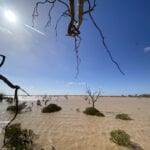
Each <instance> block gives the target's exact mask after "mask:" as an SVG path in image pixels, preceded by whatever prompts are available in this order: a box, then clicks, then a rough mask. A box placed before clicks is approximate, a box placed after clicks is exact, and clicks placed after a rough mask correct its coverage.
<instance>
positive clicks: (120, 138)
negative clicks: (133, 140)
mask: <svg viewBox="0 0 150 150" xmlns="http://www.w3.org/2000/svg"><path fill="white" fill-rule="evenodd" d="M110 134H111V140H112V141H113V142H114V143H116V144H118V145H121V146H129V145H130V136H129V135H128V134H127V133H126V132H125V131H123V130H114V131H112V132H111V133H110Z"/></svg>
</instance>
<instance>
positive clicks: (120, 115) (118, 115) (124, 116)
mask: <svg viewBox="0 0 150 150" xmlns="http://www.w3.org/2000/svg"><path fill="white" fill-rule="evenodd" d="M116 119H121V120H132V119H131V118H130V117H129V116H128V114H117V115H116Z"/></svg>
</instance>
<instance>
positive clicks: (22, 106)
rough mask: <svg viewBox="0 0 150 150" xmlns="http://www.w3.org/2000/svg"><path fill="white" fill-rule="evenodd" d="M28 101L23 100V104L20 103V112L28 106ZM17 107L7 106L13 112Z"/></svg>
mask: <svg viewBox="0 0 150 150" xmlns="http://www.w3.org/2000/svg"><path fill="white" fill-rule="evenodd" d="M26 106H27V105H26V102H23V103H21V104H19V105H18V112H19V113H20V112H21V111H22V110H23V109H24V108H25V107H26ZM16 109H17V107H16V106H15V105H11V106H8V107H7V111H11V112H14V113H15V112H16Z"/></svg>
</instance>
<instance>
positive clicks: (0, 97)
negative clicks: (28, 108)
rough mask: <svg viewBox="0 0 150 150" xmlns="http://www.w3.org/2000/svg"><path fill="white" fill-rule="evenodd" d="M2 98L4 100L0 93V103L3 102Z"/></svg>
mask: <svg viewBox="0 0 150 150" xmlns="http://www.w3.org/2000/svg"><path fill="white" fill-rule="evenodd" d="M3 98H4V94H2V93H0V102H2V101H3Z"/></svg>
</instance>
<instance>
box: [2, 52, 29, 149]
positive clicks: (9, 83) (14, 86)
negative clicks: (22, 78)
mask: <svg viewBox="0 0 150 150" xmlns="http://www.w3.org/2000/svg"><path fill="white" fill-rule="evenodd" d="M0 56H1V57H2V61H1V63H0V67H2V65H3V64H4V62H5V58H6V57H5V56H4V55H0ZM0 80H2V81H3V82H4V83H5V84H6V85H7V86H9V87H10V88H11V89H14V90H15V93H14V102H15V106H16V111H15V114H14V116H13V118H12V119H11V120H10V121H9V122H8V123H7V125H6V126H5V133H4V140H3V146H2V147H1V149H2V148H3V147H5V145H6V144H7V143H6V132H7V129H8V127H9V126H10V124H11V123H12V122H13V121H14V120H15V119H16V117H17V115H18V104H19V99H18V90H21V91H23V92H24V93H26V94H27V95H29V94H28V93H27V92H26V91H25V90H23V89H21V88H20V86H18V85H14V84H13V83H12V82H10V81H9V80H8V79H7V78H6V77H5V76H3V75H1V74H0Z"/></svg>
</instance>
